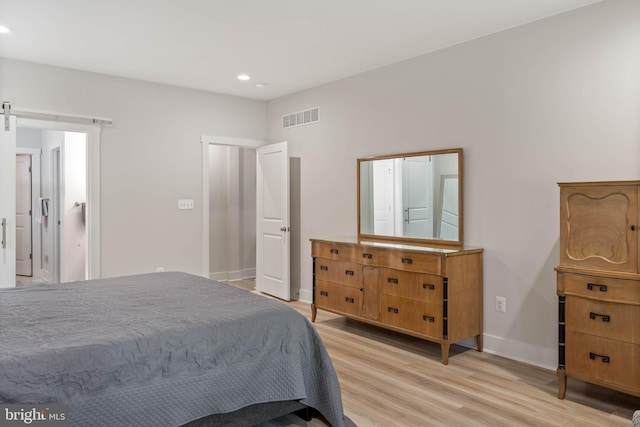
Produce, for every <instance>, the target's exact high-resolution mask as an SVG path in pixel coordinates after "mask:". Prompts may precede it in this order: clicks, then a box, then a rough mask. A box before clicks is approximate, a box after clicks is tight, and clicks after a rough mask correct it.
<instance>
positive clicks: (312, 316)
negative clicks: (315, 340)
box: [311, 304, 318, 322]
mask: <svg viewBox="0 0 640 427" xmlns="http://www.w3.org/2000/svg"><path fill="white" fill-rule="evenodd" d="M316 314H318V309H317V308H316V305H315V304H311V321H312V322H315V321H316Z"/></svg>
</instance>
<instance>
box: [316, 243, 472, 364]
mask: <svg viewBox="0 0 640 427" xmlns="http://www.w3.org/2000/svg"><path fill="white" fill-rule="evenodd" d="M311 245H312V249H311V253H312V256H313V304H312V305H311V310H312V321H315V319H316V314H317V309H322V310H327V311H331V312H333V313H338V314H341V315H343V316H346V317H349V318H352V319H357V320H360V321H363V322H366V323H370V324H373V325H376V326H380V327H383V328H387V329H391V330H394V331H398V332H402V333H405V334H409V335H412V336H415V337H418V338H422V339H425V340H428V341H433V342H437V343H440V346H441V348H442V363H444V364H445V365H446V364H447V363H448V358H449V346H450V345H451V344H452V343H456V342H458V341H461V340H463V339H466V338H470V337H475V338H476V345H477V349H478V351H482V255H483V250H482V249H478V248H458V249H442V248H434V247H422V246H409V245H402V244H394V243H380V242H368V241H359V240H357V239H355V238H354V239H339V240H319V239H312V240H311Z"/></svg>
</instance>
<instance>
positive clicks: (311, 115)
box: [282, 107, 320, 129]
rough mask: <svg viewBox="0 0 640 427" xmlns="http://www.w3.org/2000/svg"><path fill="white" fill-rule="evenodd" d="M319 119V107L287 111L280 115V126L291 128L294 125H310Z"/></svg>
mask: <svg viewBox="0 0 640 427" xmlns="http://www.w3.org/2000/svg"><path fill="white" fill-rule="evenodd" d="M319 121H320V108H318V107H315V108H311V109H309V110H304V111H298V112H296V113H289V114H285V115H284V116H282V128H283V129H286V128H292V127H296V126H304V125H310V124H312V123H318V122H319Z"/></svg>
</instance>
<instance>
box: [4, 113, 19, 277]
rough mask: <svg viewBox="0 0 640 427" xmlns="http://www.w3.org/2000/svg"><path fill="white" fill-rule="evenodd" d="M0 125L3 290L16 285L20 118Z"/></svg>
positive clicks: (13, 117)
mask: <svg viewBox="0 0 640 427" xmlns="http://www.w3.org/2000/svg"><path fill="white" fill-rule="evenodd" d="M0 121H1V122H2V125H0V224H1V225H0V240H2V242H1V243H0V288H10V287H14V286H15V285H16V118H15V116H10V117H9V130H5V126H4V121H5V119H4V116H1V120H0Z"/></svg>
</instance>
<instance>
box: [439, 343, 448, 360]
mask: <svg viewBox="0 0 640 427" xmlns="http://www.w3.org/2000/svg"><path fill="white" fill-rule="evenodd" d="M440 349H441V350H442V364H443V365H448V364H449V341H442V342H441V343H440Z"/></svg>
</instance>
